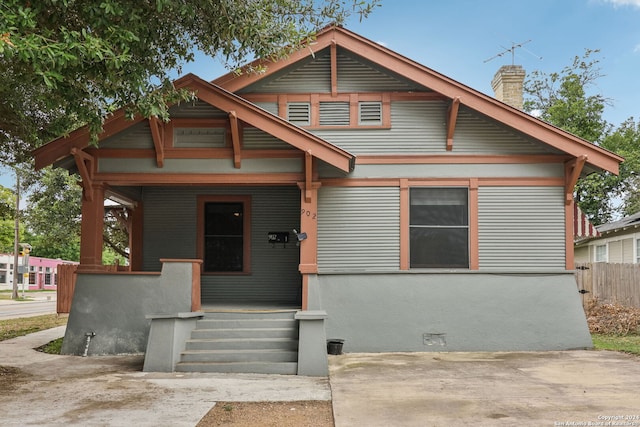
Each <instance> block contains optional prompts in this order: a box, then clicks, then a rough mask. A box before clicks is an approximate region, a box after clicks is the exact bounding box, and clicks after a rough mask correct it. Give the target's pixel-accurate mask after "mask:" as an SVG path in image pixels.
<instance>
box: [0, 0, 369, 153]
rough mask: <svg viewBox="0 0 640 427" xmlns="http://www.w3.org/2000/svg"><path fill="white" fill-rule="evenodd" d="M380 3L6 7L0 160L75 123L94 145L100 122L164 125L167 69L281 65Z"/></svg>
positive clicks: (262, 0)
mask: <svg viewBox="0 0 640 427" xmlns="http://www.w3.org/2000/svg"><path fill="white" fill-rule="evenodd" d="M377 2H378V0H368V1H365V0H252V1H237V0H186V1H181V0H140V1H125V0H97V1H86V0H38V1H28V2H25V1H23V0H5V1H3V2H2V4H1V5H0V68H1V69H2V70H3V79H2V80H1V81H0V144H1V145H2V146H3V147H6V149H5V150H3V152H2V153H3V154H1V155H0V156H2V157H0V160H3V161H5V162H8V163H19V162H21V161H24V159H25V158H26V157H27V155H28V150H30V149H32V148H34V146H37V145H38V144H41V143H42V142H43V141H44V142H46V141H48V140H49V139H51V138H53V137H57V136H59V135H61V134H63V133H65V132H69V131H70V130H72V129H73V128H76V127H77V126H78V125H79V124H88V125H89V128H90V130H91V132H92V135H93V137H94V138H95V137H96V136H97V134H98V133H99V132H100V129H101V125H102V120H103V118H104V117H105V115H107V114H109V113H110V112H112V111H114V110H116V109H119V108H121V107H125V106H129V107H130V108H129V110H128V111H129V113H130V114H131V115H133V114H134V113H139V114H142V115H144V116H145V117H149V116H158V117H161V118H166V117H167V107H166V102H171V101H176V100H179V99H185V98H188V97H189V96H190V94H188V93H185V92H180V91H176V90H175V88H174V87H173V85H172V84H171V80H170V77H169V73H170V72H171V70H178V71H179V70H180V69H181V66H182V65H184V64H185V63H186V62H188V61H192V60H193V59H194V52H195V51H196V50H200V51H202V52H204V53H205V54H207V55H210V56H220V57H221V58H222V59H223V60H224V61H225V63H226V64H227V66H228V67H229V69H235V68H236V67H238V66H239V64H240V63H242V62H244V61H245V60H246V59H251V58H254V57H260V58H278V57H281V56H283V55H286V54H287V53H289V49H292V48H295V47H299V43H300V41H303V40H309V37H311V36H312V35H313V32H314V31H315V30H317V29H318V28H321V27H323V26H326V25H327V24H329V23H337V24H341V23H343V22H344V21H345V19H346V18H347V17H348V16H350V15H352V14H359V15H360V17H361V18H362V17H364V16H366V15H368V14H369V13H370V12H371V11H372V9H373V7H374V6H375V5H376V4H377Z"/></svg>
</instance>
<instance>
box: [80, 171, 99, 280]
mask: <svg viewBox="0 0 640 427" xmlns="http://www.w3.org/2000/svg"><path fill="white" fill-rule="evenodd" d="M86 192H90V194H84V193H86ZM103 232H104V185H102V184H96V183H93V185H91V186H90V187H89V188H85V189H84V191H83V197H82V223H81V226H80V265H79V267H78V268H79V270H95V269H100V268H101V267H102V244H103V238H102V233H103Z"/></svg>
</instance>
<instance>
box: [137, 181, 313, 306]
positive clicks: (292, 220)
mask: <svg viewBox="0 0 640 427" xmlns="http://www.w3.org/2000/svg"><path fill="white" fill-rule="evenodd" d="M205 194H230V195H245V194H250V195H251V274H250V275H237V276H232V275H226V276H225V275H203V276H202V279H201V283H202V301H203V302H205V303H207V302H209V303H216V302H217V303H221V302H225V301H257V302H282V303H299V299H300V295H301V279H300V273H299V272H298V264H299V247H297V246H296V244H295V243H294V242H292V243H289V244H287V245H286V246H284V245H282V244H279V245H275V246H274V245H271V244H269V243H268V239H267V235H268V233H269V232H274V231H283V232H290V233H291V232H292V229H293V228H298V229H299V224H300V190H299V189H298V188H297V187H236V188H199V187H197V188H155V187H147V188H145V189H144V199H143V200H144V243H143V251H144V256H143V267H144V270H146V271H159V270H160V268H161V265H160V261H159V260H160V258H178V259H184V258H187V259H192V258H195V257H196V236H197V232H198V230H197V213H196V209H197V198H198V196H199V195H205Z"/></svg>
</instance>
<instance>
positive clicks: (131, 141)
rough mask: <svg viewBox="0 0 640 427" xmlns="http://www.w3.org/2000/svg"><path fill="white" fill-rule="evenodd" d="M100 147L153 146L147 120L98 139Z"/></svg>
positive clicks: (140, 147)
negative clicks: (105, 137) (108, 136)
mask: <svg viewBox="0 0 640 427" xmlns="http://www.w3.org/2000/svg"><path fill="white" fill-rule="evenodd" d="M100 148H131V149H149V148H153V138H152V137H151V129H150V128H149V122H148V121H146V120H145V121H143V122H141V123H138V124H135V125H133V126H131V127H130V128H128V129H126V130H124V131H122V132H119V133H117V134H116V135H114V136H112V137H110V138H107V139H105V140H103V141H100Z"/></svg>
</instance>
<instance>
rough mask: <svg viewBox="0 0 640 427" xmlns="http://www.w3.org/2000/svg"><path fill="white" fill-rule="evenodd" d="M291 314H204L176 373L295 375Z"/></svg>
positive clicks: (295, 334) (294, 328)
mask: <svg viewBox="0 0 640 427" xmlns="http://www.w3.org/2000/svg"><path fill="white" fill-rule="evenodd" d="M295 313H296V311H295V310H264V311H240V310H234V311H219V312H205V316H204V318H202V319H201V320H198V322H197V324H196V328H195V329H194V330H193V331H192V332H191V337H190V339H188V340H187V342H186V344H185V350H184V351H183V352H181V354H180V361H179V362H178V363H177V365H176V367H175V370H176V371H179V372H224V373H260V374H289V375H295V374H297V365H298V363H297V362H298V321H297V320H295V319H294V315H295Z"/></svg>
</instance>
